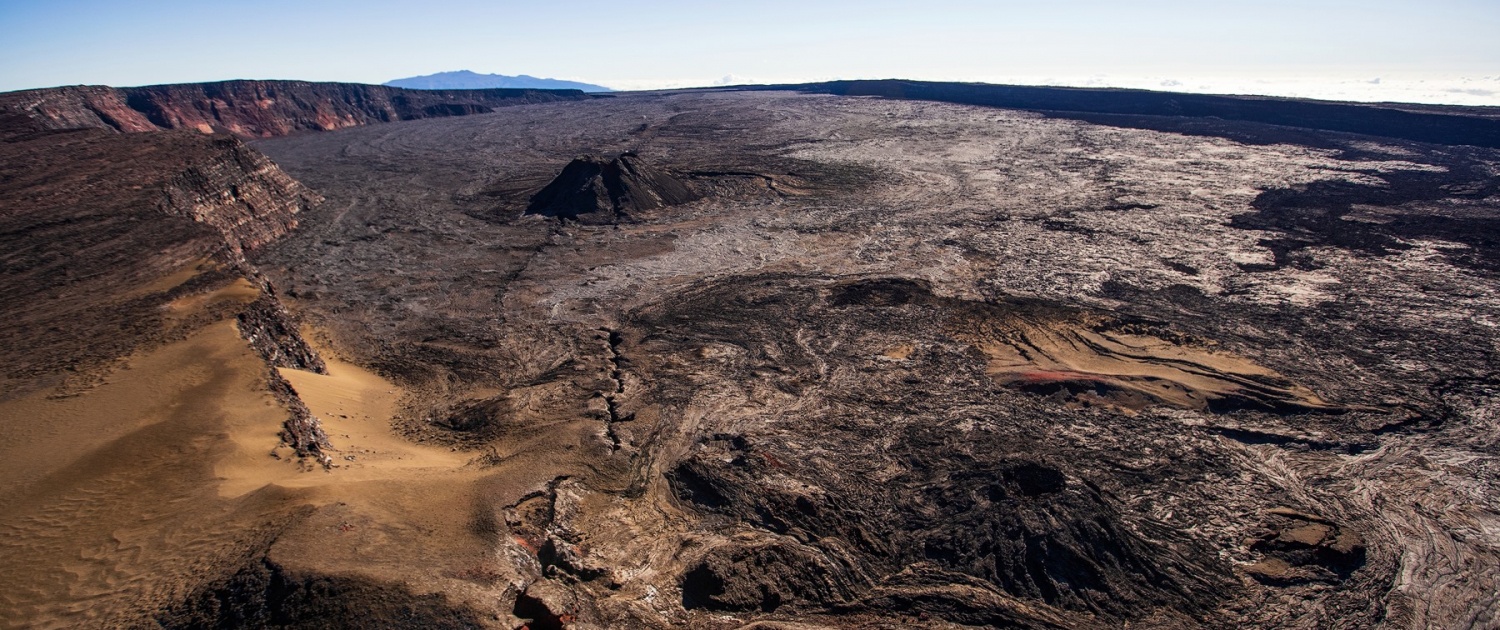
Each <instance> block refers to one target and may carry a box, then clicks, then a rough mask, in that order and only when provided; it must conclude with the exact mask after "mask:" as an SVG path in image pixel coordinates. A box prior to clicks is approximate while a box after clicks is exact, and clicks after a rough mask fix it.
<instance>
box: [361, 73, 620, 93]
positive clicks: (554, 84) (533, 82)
mask: <svg viewBox="0 0 1500 630" xmlns="http://www.w3.org/2000/svg"><path fill="white" fill-rule="evenodd" d="M385 84H386V85H388V86H391V87H399V88H408V89H413V90H484V89H489V88H526V89H534V90H583V91H585V92H609V91H611V90H610V89H609V88H607V87H604V86H602V85H594V84H592V83H580V82H578V81H564V80H561V79H541V78H537V77H534V76H531V75H528V74H521V75H516V76H508V75H504V74H480V73H478V72H474V71H472V70H453V71H450V72H439V73H436V74H427V75H422V76H419V77H407V78H405V79H395V80H392V81H387V82H386V83H385Z"/></svg>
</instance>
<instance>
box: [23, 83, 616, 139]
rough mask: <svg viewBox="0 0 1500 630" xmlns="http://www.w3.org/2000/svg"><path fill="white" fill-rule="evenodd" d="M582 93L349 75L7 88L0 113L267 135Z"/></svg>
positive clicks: (56, 121) (127, 128) (45, 123)
mask: <svg viewBox="0 0 1500 630" xmlns="http://www.w3.org/2000/svg"><path fill="white" fill-rule="evenodd" d="M585 98H590V97H589V96H587V95H585V94H584V93H583V92H581V91H578V90H530V89H491V90H407V89H402V88H394V87H386V86H380V85H362V84H356V83H309V82H305V81H221V82H217V83H184V84H175V85H151V86H145V87H135V88H112V87H105V86H74V87H62V88H48V89H41V90H26V91H23V92H12V93H9V94H4V95H0V116H3V117H5V118H13V119H19V120H22V121H27V122H29V124H30V125H31V126H32V127H33V128H34V129H36V130H59V129H84V128H103V129H113V130H116V131H122V132H139V131H157V130H161V129H197V130H199V131H203V132H212V131H228V132H230V133H233V134H235V135H238V136H241V137H251V138H268V137H274V136H284V135H287V134H291V133H296V132H299V131H330V130H333V129H342V128H345V127H355V126H359V125H368V124H372V123H379V122H391V121H397V120H415V119H419V118H438V117H444V116H465V115H469V114H481V113H487V112H490V111H494V108H496V107H505V106H508V105H520V104H525V103H544V102H551V101H559V100H580V99H585Z"/></svg>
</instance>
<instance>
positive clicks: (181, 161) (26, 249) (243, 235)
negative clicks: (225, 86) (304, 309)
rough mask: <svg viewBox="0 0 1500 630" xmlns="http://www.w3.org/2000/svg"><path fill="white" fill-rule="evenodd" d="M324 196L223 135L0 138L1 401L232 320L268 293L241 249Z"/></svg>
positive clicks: (271, 236)
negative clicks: (16, 391) (249, 277)
mask: <svg viewBox="0 0 1500 630" xmlns="http://www.w3.org/2000/svg"><path fill="white" fill-rule="evenodd" d="M318 201H320V198H319V197H318V196H317V195H316V194H315V193H313V192H311V191H309V190H308V189H306V188H305V187H303V186H302V185H301V184H299V183H297V182H296V181H295V180H293V179H292V178H291V177H289V176H288V175H286V174H285V173H283V172H282V171H281V170H280V169H279V168H277V167H276V165H275V164H273V163H271V161H270V160H268V159H267V158H265V156H263V155H261V154H260V153H258V152H257V151H255V150H254V149H251V148H249V147H247V146H245V145H244V144H243V143H242V142H240V141H239V140H238V139H236V138H233V137H229V136H224V135H219V136H212V137H210V136H204V135H202V134H198V133H195V132H164V133H149V134H118V133H111V132H107V131H102V130H97V129H88V130H78V131H70V132H64V133H56V132H54V133H37V134H32V135H31V136H30V137H12V138H11V139H10V140H9V141H5V142H0V347H3V348H4V349H5V352H4V353H3V357H4V364H5V365H6V370H5V372H4V374H0V395H3V394H4V393H5V392H6V390H8V389H10V386H12V385H15V386H22V384H24V383H27V382H30V383H32V384H33V385H34V384H36V383H37V381H35V380H34V379H36V378H39V377H47V378H50V376H49V375H59V374H65V373H66V374H83V373H88V372H90V371H91V370H92V369H93V367H96V366H100V365H102V364H104V363H106V362H108V361H110V360H112V359H114V358H115V357H120V356H123V355H125V354H127V353H129V352H130V351H132V350H133V349H136V348H139V347H142V346H144V345H150V344H151V343H154V342H155V341H158V340H162V339H170V338H174V337H177V336H181V335H183V334H186V333H187V332H190V331H192V330H196V329H197V328H199V327H201V326H203V325H205V324H207V323H210V322H212V321H218V320H221V319H223V318H225V317H232V316H233V315H234V314H235V313H236V312H237V310H238V309H239V308H240V307H242V306H243V303H244V302H245V301H247V299H254V297H255V295H256V294H257V293H258V292H257V289H256V288H255V287H254V286H253V285H251V284H247V283H245V281H244V280H240V279H239V278H240V277H241V276H242V275H243V274H244V273H246V271H247V268H246V267H245V265H244V252H246V251H248V250H253V249H255V248H257V247H260V246H263V245H265V244H267V243H269V242H271V241H273V240H275V239H277V238H280V237H281V236H283V235H285V234H287V233H288V232H289V231H291V230H292V229H293V228H294V227H296V225H297V215H298V213H300V212H301V211H302V210H303V209H305V208H307V207H309V206H311V205H313V204H315V203H317V202H318ZM69 378H72V377H69ZM12 379H17V380H12ZM44 380H46V379H44ZM6 381H10V382H6ZM27 387H29V385H27Z"/></svg>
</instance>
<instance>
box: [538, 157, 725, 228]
mask: <svg viewBox="0 0 1500 630" xmlns="http://www.w3.org/2000/svg"><path fill="white" fill-rule="evenodd" d="M700 198H701V197H700V196H699V195H698V194H697V193H696V192H693V190H692V189H691V188H689V187H688V185H687V184H685V183H683V182H682V181H681V180H679V179H677V178H676V177H674V176H672V175H670V174H668V173H667V172H666V171H664V170H661V169H659V168H656V167H655V166H652V165H650V164H648V163H646V162H645V161H644V160H642V159H641V158H640V156H638V155H636V154H635V153H633V152H626V153H622V154H620V156H619V157H616V158H614V159H608V158H602V157H597V156H582V157H578V158H575V159H574V160H573V161H572V162H569V163H568V165H567V166H565V167H563V170H562V172H561V173H558V175H557V177H556V178H554V179H553V180H552V182H551V183H549V184H547V186H546V187H544V188H542V189H541V191H539V192H537V193H536V194H535V195H533V196H532V197H531V201H530V205H529V206H527V209H526V213H527V214H539V215H542V216H548V217H559V218H564V219H576V220H579V221H583V222H588V223H593V222H602V223H612V222H617V221H621V220H629V219H630V218H631V216H632V215H633V214H636V213H640V212H643V211H647V210H654V209H656V208H662V207H665V206H675V205H679V204H684V203H689V202H692V201H696V200H698V199H700Z"/></svg>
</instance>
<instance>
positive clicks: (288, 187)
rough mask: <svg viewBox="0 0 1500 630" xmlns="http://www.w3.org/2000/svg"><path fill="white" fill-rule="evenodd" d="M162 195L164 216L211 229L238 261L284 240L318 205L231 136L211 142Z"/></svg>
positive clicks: (313, 195)
mask: <svg viewBox="0 0 1500 630" xmlns="http://www.w3.org/2000/svg"><path fill="white" fill-rule="evenodd" d="M162 193H163V198H162V201H161V203H160V205H159V206H158V207H159V208H160V210H161V211H162V212H163V213H165V214H167V215H169V216H179V217H189V218H191V219H192V220H194V221H196V222H198V223H202V224H205V225H208V226H210V227H212V228H213V229H214V230H215V231H216V232H218V233H219V234H220V235H221V236H222V237H223V239H224V246H225V249H226V252H227V253H229V254H230V255H231V256H233V257H235V258H236V259H238V258H239V257H240V256H242V255H243V253H244V252H245V251H247V250H252V249H255V248H258V247H260V246H262V245H265V244H267V243H270V242H271V241H274V240H276V239H278V238H280V237H282V236H284V235H286V233H287V232H290V231H291V230H292V229H293V228H296V227H297V213H298V212H300V211H301V210H302V208H304V207H306V206H307V205H310V204H314V203H317V202H318V201H321V198H320V197H318V196H317V194H316V193H313V192H312V191H310V190H308V189H307V188H306V187H304V186H303V185H302V184H301V183H299V182H297V181H296V180H294V179H292V178H291V177H290V176H288V175H287V174H286V173H285V172H283V171H282V170H281V169H280V168H277V167H276V165H275V164H273V163H272V162H271V161H270V160H268V159H266V156H264V155H261V154H260V153H259V152H257V151H255V150H253V149H250V148H249V147H246V146H245V145H244V144H243V143H241V142H240V141H239V140H237V139H235V138H229V137H220V138H215V139H214V140H213V141H212V143H211V146H210V151H208V152H207V153H206V155H205V156H204V158H203V159H201V160H197V161H195V162H194V163H193V164H192V165H191V166H188V167H187V168H185V169H183V170H182V171H181V172H179V173H178V174H177V175H175V176H173V177H172V178H171V179H170V180H169V181H168V182H167V183H166V184H165V185H164V186H163V187H162Z"/></svg>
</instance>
